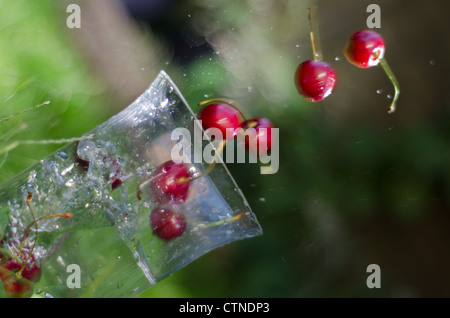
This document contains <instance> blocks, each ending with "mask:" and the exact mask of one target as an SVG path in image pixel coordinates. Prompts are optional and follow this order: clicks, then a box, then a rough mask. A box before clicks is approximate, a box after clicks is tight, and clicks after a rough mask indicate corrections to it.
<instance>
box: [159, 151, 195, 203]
mask: <svg viewBox="0 0 450 318" xmlns="http://www.w3.org/2000/svg"><path fill="white" fill-rule="evenodd" d="M153 175H154V176H155V177H154V179H152V181H151V183H150V188H151V191H152V194H153V196H154V197H155V199H156V200H158V202H160V203H168V202H170V201H174V202H175V203H182V202H184V201H185V200H186V198H187V194H188V189H189V184H190V179H191V175H190V173H189V171H188V169H187V167H186V165H185V164H184V163H182V162H180V163H175V162H173V161H172V160H169V161H166V162H165V163H163V164H162V165H161V166H160V167H159V168H158V169H156V171H155V172H154V174H153Z"/></svg>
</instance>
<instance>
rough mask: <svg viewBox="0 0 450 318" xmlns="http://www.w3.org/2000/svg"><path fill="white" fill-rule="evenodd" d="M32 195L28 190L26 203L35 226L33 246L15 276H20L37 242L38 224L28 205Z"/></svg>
mask: <svg viewBox="0 0 450 318" xmlns="http://www.w3.org/2000/svg"><path fill="white" fill-rule="evenodd" d="M32 197H33V194H32V193H31V192H28V196H27V200H26V203H27V206H28V208H29V209H30V212H31V216H32V217H33V223H34V225H35V227H36V235H35V237H34V244H33V247H32V248H31V251H30V252H29V253H28V256H27V259H26V260H25V262H23V265H22V268H21V269H20V270H19V271H18V272H17V274H16V276H17V278H21V277H22V272H23V270H24V269H25V266H26V265H27V263H28V261H29V260H30V257H31V255H32V254H33V251H34V248H35V247H36V244H37V235H38V226H37V221H36V217H35V216H34V212H33V209H32V208H31V205H30V201H31V198H32ZM25 233H26V232H25Z"/></svg>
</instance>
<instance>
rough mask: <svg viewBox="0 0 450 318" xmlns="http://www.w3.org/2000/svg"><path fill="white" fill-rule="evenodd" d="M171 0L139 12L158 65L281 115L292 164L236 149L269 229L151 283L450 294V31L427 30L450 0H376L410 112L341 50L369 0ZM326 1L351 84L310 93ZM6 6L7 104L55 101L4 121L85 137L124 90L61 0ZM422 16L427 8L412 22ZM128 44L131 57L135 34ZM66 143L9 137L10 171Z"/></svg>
mask: <svg viewBox="0 0 450 318" xmlns="http://www.w3.org/2000/svg"><path fill="white" fill-rule="evenodd" d="M173 3H174V4H173V5H172V6H169V7H168V8H167V9H166V11H165V13H164V14H163V13H161V16H160V17H159V18H158V19H156V21H153V20H152V21H145V20H144V19H143V18H142V17H140V20H137V22H138V24H139V25H140V26H141V29H142V30H143V32H144V34H145V33H147V34H151V35H152V36H155V37H156V38H157V39H158V41H159V42H155V43H153V45H154V46H159V45H163V46H167V47H168V48H169V49H168V52H171V56H170V57H168V58H167V59H165V60H164V61H160V65H161V68H165V69H167V70H168V72H169V75H170V76H171V77H173V78H174V80H175V82H176V83H177V85H178V86H179V87H180V89H181V91H182V92H183V94H184V95H185V97H186V99H187V100H188V102H189V103H190V105H191V106H193V108H195V105H196V104H197V103H198V102H200V101H202V100H204V99H208V98H213V97H218V96H225V97H228V98H232V99H235V100H237V101H239V102H240V103H241V104H242V105H245V107H246V110H247V111H248V112H250V113H251V114H252V115H254V116H267V117H269V118H271V120H272V121H273V122H274V123H275V125H276V126H277V127H279V128H280V170H279V171H278V173H276V174H274V175H261V174H259V168H258V167H257V166H256V165H250V164H246V165H238V164H234V165H233V164H231V165H228V166H229V168H230V170H231V172H232V174H233V176H234V177H235V179H236V181H237V183H238V185H239V186H240V187H241V188H242V190H243V193H244V194H245V195H246V197H247V199H248V201H249V203H250V205H251V206H252V208H253V210H254V211H255V213H256V214H257V216H258V219H259V221H260V223H261V224H262V227H263V230H264V235H263V236H262V237H258V238H254V239H249V240H244V241H241V242H236V243H233V244H230V245H227V246H224V247H222V248H219V249H217V250H215V251H212V252H210V253H208V254H207V255H205V256H203V257H202V258H200V259H199V260H197V261H195V262H193V263H192V264H190V265H188V266H187V267H186V268H184V269H182V270H180V271H178V272H176V273H175V274H173V276H171V277H169V278H166V279H165V280H163V281H162V282H160V283H158V284H157V285H156V286H154V287H152V288H151V289H149V290H148V291H146V292H144V293H143V294H142V297H249V296H250V297H317V296H319V297H336V296H342V297H379V296H383V297H390V296H449V292H448V288H447V286H448V285H449V284H450V278H449V276H448V275H447V273H446V269H447V268H448V267H449V266H450V255H449V253H448V248H447V246H448V244H449V242H450V236H449V232H448V230H447V228H448V225H449V221H450V219H449V211H450V201H449V198H450V166H449V162H450V147H449V140H450V129H449V127H450V126H449V125H448V123H449V119H450V118H449V117H450V116H449V114H450V112H449V103H450V99H449V95H448V93H446V91H445V88H447V91H448V83H449V82H448V79H447V74H448V71H449V70H448V68H449V67H448V61H447V56H448V53H449V51H450V46H449V43H448V40H447V38H448V37H444V38H445V39H446V40H445V41H446V42H445V43H444V44H442V46H440V44H436V43H432V42H431V41H430V42H427V43H428V44H429V45H427V46H425V47H422V48H418V47H417V45H416V43H418V42H420V41H421V40H423V41H427V38H428V37H429V35H430V34H440V33H439V32H443V31H442V29H448V28H445V27H444V28H442V26H446V25H447V24H448V21H447V20H446V18H445V17H444V16H443V15H434V14H438V12H446V11H445V10H442V9H441V7H442V6H444V7H448V4H446V3H445V2H443V1H436V2H435V3H434V4H429V5H427V6H426V7H424V6H422V5H421V4H420V2H419V1H411V2H406V1H398V2H397V3H396V4H390V3H389V2H388V1H375V2H374V3H379V4H380V6H381V7H382V10H383V11H382V12H383V22H382V23H383V24H382V29H381V30H380V32H381V33H382V34H383V35H384V36H385V38H386V40H387V42H388V51H387V58H389V62H390V64H391V67H392V68H393V69H394V72H396V75H397V77H398V79H399V82H400V86H401V88H402V94H401V95H400V100H399V103H398V111H397V113H396V114H394V115H387V113H386V111H385V110H386V107H387V105H388V104H389V103H388V99H387V98H386V94H388V93H389V92H390V90H391V87H390V84H389V82H388V81H387V80H386V79H385V77H384V75H383V73H382V71H381V70H380V69H377V68H374V69H371V70H364V71H363V70H358V69H356V68H354V67H353V66H351V65H347V64H348V63H346V61H345V60H344V58H343V56H342V53H341V51H342V48H343V46H344V43H345V41H346V39H347V38H348V36H349V35H350V34H351V32H353V31H356V30H357V29H360V28H364V27H365V19H366V17H367V13H366V12H365V6H366V5H365V4H361V3H359V2H358V4H357V1H356V0H355V1H349V3H348V4H345V5H342V7H339V6H338V5H337V4H335V3H334V2H332V1H325V0H324V1H318V2H313V1H306V2H300V1H296V0H291V1H288V0H284V1H270V0H260V1H257V0H247V1H241V0H239V1H233V0H230V1H211V0H210V1H207V0H195V1H194V0H191V1H174V2H173ZM317 3H318V4H319V5H320V6H319V10H320V11H319V14H318V18H319V19H320V23H319V26H320V29H319V30H320V34H321V38H320V39H321V43H322V48H323V50H324V55H325V58H326V59H327V60H329V61H331V62H332V63H333V64H335V65H336V68H337V70H338V71H339V84H338V87H337V89H336V93H335V94H333V95H332V96H330V98H328V99H327V100H326V101H325V102H323V103H319V104H310V103H307V102H305V101H304V100H302V99H301V98H300V97H299V96H298V94H297V92H296V90H295V87H294V85H293V81H292V78H293V73H294V71H295V68H296V66H297V65H298V64H299V63H300V62H301V61H303V60H306V59H310V58H311V57H312V56H311V51H310V44H309V38H308V34H307V22H306V8H307V7H308V6H310V5H313V4H317ZM0 6H1V7H2V10H0V32H1V33H0V47H2V49H1V51H0V69H1V72H0V87H1V90H0V101H1V105H2V110H1V113H2V114H3V116H7V115H9V114H11V113H13V112H16V111H20V110H21V109H24V108H26V107H28V106H31V105H35V104H39V103H41V102H43V101H44V100H50V101H51V104H50V105H48V106H46V107H45V109H39V110H35V111H32V112H29V113H27V114H24V115H22V116H20V117H18V118H14V119H11V120H10V121H8V122H5V123H2V125H1V127H0V129H1V131H2V132H3V133H4V132H7V131H10V130H11V129H13V128H14V127H18V126H19V125H20V123H21V122H24V123H26V124H27V129H26V130H24V131H22V132H21V133H20V134H17V135H16V136H15V137H14V138H17V139H49V138H52V139H54V138H62V137H72V136H77V135H81V134H83V133H85V132H87V131H88V130H89V129H90V128H92V127H94V126H95V125H97V124H99V123H101V122H102V121H104V120H105V119H106V118H108V117H109V116H110V115H112V114H113V110H112V109H111V108H110V107H109V105H110V103H112V100H113V99H114V97H113V96H111V95H109V94H106V92H107V87H106V86H107V84H105V79H102V78H101V76H99V75H98V74H95V75H94V73H93V72H92V71H91V69H90V68H89V66H88V64H87V63H85V62H84V61H83V59H82V57H81V56H80V52H81V51H82V50H83V48H80V47H77V45H76V44H75V43H74V40H73V39H72V38H71V37H70V36H69V35H68V34H70V31H69V30H67V29H66V28H65V26H64V23H65V17H66V13H65V7H64V6H63V5H60V6H58V5H56V6H55V5H54V1H49V0H44V1H39V2H37V1H33V2H30V1H3V2H1V3H0ZM352 6H353V7H352ZM403 8H408V10H405V11H404V10H403ZM130 10H131V7H130ZM98 14H101V12H98ZM419 18H420V19H419ZM337 20H339V23H337V22H336V21H337ZM413 20H414V21H420V23H415V24H414V23H407V22H410V21H413ZM433 21H435V22H433ZM407 28H409V29H407ZM419 29H421V31H418V30H419ZM401 32H406V33H405V34H401ZM409 35H411V36H409ZM418 36H419V39H420V40H419V39H418V38H417V37H418ZM412 38H414V41H412V40H411V42H409V41H410V40H408V39H412ZM444 38H443V39H444ZM394 40H395V41H394ZM413 42H414V43H413ZM413 45H415V46H413ZM151 49H152V48H151V47H149V51H151ZM405 53H408V54H405ZM409 53H411V54H409ZM129 54H130V56H129V58H130V59H133V50H130V52H129ZM430 60H431V61H430ZM112 67H114V65H112ZM146 71H147V70H146ZM153 71H159V70H153ZM138 72H141V70H136V73H138ZM445 85H447V86H445ZM377 90H379V91H383V93H382V94H378V93H376V91H377ZM423 100H425V101H426V102H423ZM54 149H56V147H55V146H42V147H41V146H36V147H34V146H33V147H32V146H29V147H28V146H27V147H22V148H20V149H16V150H14V151H12V152H11V153H9V155H8V157H7V160H6V162H5V164H4V166H3V167H2V170H1V174H0V176H1V180H2V181H5V180H6V179H7V178H9V177H11V176H14V175H15V174H16V173H17V172H19V171H20V170H22V169H24V168H26V167H28V166H29V165H30V164H31V163H33V162H36V161H37V160H39V159H40V158H42V157H44V156H46V155H47V154H48V153H50V152H51V151H53V150H54ZM372 263H375V264H379V265H380V266H381V269H382V288H381V289H379V290H371V289H368V288H367V287H366V284H365V282H366V278H367V276H368V274H367V273H366V267H367V266H368V265H369V264H372Z"/></svg>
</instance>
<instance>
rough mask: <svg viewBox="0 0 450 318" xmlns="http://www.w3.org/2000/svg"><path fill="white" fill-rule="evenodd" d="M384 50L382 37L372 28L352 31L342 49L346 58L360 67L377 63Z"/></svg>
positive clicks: (367, 66)
mask: <svg viewBox="0 0 450 318" xmlns="http://www.w3.org/2000/svg"><path fill="white" fill-rule="evenodd" d="M384 52H385V44H384V40H383V38H382V37H381V35H380V34H378V33H377V32H375V31H372V30H361V31H357V32H355V33H353V35H352V36H351V37H350V39H349V40H348V41H347V45H346V47H345V49H344V55H345V57H346V58H347V60H348V61H349V62H350V63H352V64H353V65H355V66H357V67H360V68H369V67H372V66H376V65H378V63H379V62H380V60H381V59H382V58H383V56H384Z"/></svg>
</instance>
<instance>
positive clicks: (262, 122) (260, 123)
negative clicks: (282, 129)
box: [241, 117, 274, 153]
mask: <svg viewBox="0 0 450 318" xmlns="http://www.w3.org/2000/svg"><path fill="white" fill-rule="evenodd" d="M241 126H242V128H243V129H244V130H246V129H248V128H254V129H255V131H256V134H255V135H251V134H249V135H248V137H246V138H245V147H246V148H247V149H249V150H251V151H254V152H257V149H260V147H265V149H266V153H269V152H270V149H271V148H272V130H271V129H272V128H274V126H273V124H272V122H271V121H270V120H269V119H267V118H264V117H259V118H253V119H249V120H247V121H245V122H244V123H243V124H242V125H241ZM261 128H263V129H261ZM264 128H265V129H264ZM250 138H251V139H252V140H250ZM253 145H256V147H257V149H251V148H252V147H253Z"/></svg>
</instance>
